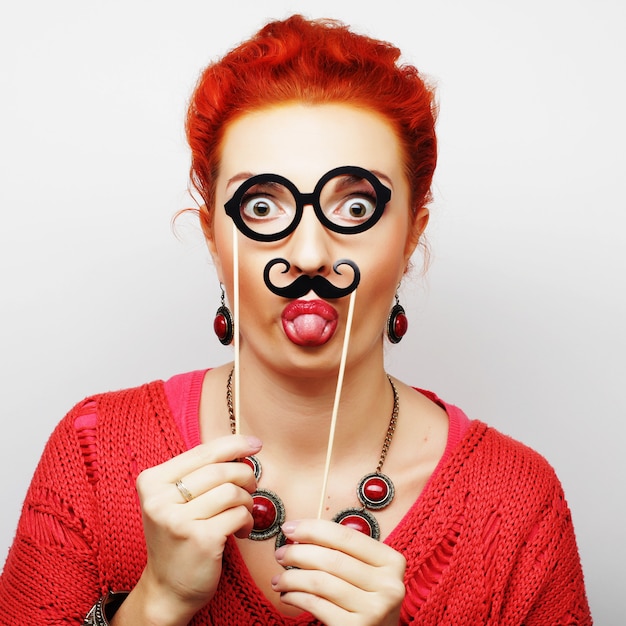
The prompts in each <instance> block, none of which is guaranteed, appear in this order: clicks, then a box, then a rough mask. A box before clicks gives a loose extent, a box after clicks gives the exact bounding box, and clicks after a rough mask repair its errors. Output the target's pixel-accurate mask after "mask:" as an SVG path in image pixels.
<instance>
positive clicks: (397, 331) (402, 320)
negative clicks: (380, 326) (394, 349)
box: [387, 293, 409, 343]
mask: <svg viewBox="0 0 626 626" xmlns="http://www.w3.org/2000/svg"><path fill="white" fill-rule="evenodd" d="M408 328H409V320H408V319H407V317H406V312H405V311H404V308H403V307H402V305H401V304H400V300H399V298H398V294H397V293H396V303H395V304H394V305H393V307H392V308H391V311H390V312H389V317H388V318H387V337H388V338H389V341H391V343H398V342H399V341H400V340H401V339H402V337H404V335H406V331H407V330H408Z"/></svg>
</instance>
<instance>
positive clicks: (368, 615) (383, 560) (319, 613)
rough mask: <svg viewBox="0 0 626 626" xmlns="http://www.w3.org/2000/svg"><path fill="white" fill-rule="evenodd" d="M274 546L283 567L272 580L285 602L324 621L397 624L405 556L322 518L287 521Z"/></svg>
mask: <svg viewBox="0 0 626 626" xmlns="http://www.w3.org/2000/svg"><path fill="white" fill-rule="evenodd" d="M283 532H284V533H285V536H286V537H287V539H288V540H289V541H291V542H294V543H288V544H286V545H284V546H282V547H281V548H279V549H278V550H277V551H276V560H277V561H278V562H279V563H280V564H281V565H282V566H284V567H289V566H293V567H294V568H297V569H286V570H285V571H284V572H283V573H281V574H279V575H278V576H275V577H274V578H273V579H272V587H273V589H274V591H277V592H279V593H280V594H281V599H282V601H283V602H284V603H285V604H289V605H292V606H295V607H298V608H300V609H302V610H303V611H308V612H310V613H312V614H313V615H314V616H315V617H316V618H317V619H319V620H320V621H321V622H323V623H324V624H327V625H328V626H352V625H354V626H357V625H358V626H364V625H372V626H373V625H376V626H392V625H393V626H397V625H398V622H399V619H400V605H401V604H402V600H403V599H404V594H405V589H404V582H403V577H404V570H405V567H406V561H405V559H404V557H403V556H402V555H401V554H400V553H399V552H396V551H395V550H394V549H393V548H391V547H389V546H388V545H386V544H384V543H381V542H379V541H376V540H375V539H372V538H371V537H368V536H367V535H364V534H363V533H360V532H359V531H357V530H354V529H352V528H347V527H345V526H341V525H340V524H336V523H335V522H329V521H325V520H309V519H308V520H301V521H299V522H287V523H286V524H284V525H283Z"/></svg>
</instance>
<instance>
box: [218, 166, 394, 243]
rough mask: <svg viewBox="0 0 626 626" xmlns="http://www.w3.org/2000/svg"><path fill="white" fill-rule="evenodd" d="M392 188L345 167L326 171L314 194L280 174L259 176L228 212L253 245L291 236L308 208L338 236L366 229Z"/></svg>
mask: <svg viewBox="0 0 626 626" xmlns="http://www.w3.org/2000/svg"><path fill="white" fill-rule="evenodd" d="M390 198H391V190H390V189H389V188H388V187H386V186H385V185H383V183H381V182H380V180H379V179H378V178H377V177H376V175H375V174H373V173H372V172H370V171H369V170H366V169H364V168H362V167H357V166H352V165H345V166H343V167H337V168H335V169H332V170H330V171H329V172H326V174H324V176H322V177H321V178H320V179H319V181H318V182H317V184H316V185H315V189H314V190H313V192H312V193H301V192H300V191H299V190H298V188H297V187H296V186H295V185H294V184H293V183H292V182H291V181H290V180H289V179H287V178H285V177H284V176H279V175H278V174H258V175H256V176H252V177H251V178H248V179H247V180H245V181H244V182H243V183H242V184H241V185H240V186H239V187H238V189H237V190H236V191H235V193H234V194H233V197H232V198H231V199H230V200H228V202H226V204H225V205H224V208H225V209H226V214H227V215H228V216H229V217H231V218H232V220H233V221H234V222H235V225H236V226H237V228H238V229H239V231H240V232H241V233H243V234H244V235H245V236H246V237H249V238H250V239H254V240H256V241H278V240H279V239H283V238H284V237H287V235H289V234H290V233H292V232H293V231H294V230H295V229H296V228H297V227H298V224H299V223H300V220H301V219H302V212H303V211H304V207H305V206H307V205H311V206H312V207H313V210H314V211H315V215H317V219H318V220H319V221H320V222H321V223H322V224H323V225H324V226H325V227H326V228H328V229H329V230H332V231H333V232H336V233H343V234H347V235H350V234H356V233H361V232H363V231H365V230H368V229H369V228H371V227H372V226H374V224H376V222H378V220H379V219H380V218H381V216H382V214H383V211H384V209H385V205H386V204H387V203H388V202H389V200H390Z"/></svg>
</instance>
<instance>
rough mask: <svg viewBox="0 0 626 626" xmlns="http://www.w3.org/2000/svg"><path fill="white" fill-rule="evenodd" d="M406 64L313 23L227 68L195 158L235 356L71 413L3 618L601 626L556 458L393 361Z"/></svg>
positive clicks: (422, 94)
mask: <svg viewBox="0 0 626 626" xmlns="http://www.w3.org/2000/svg"><path fill="white" fill-rule="evenodd" d="M398 56H399V52H398V50H397V49H395V48H394V47H393V46H390V45H389V44H386V43H383V42H379V41H375V40H371V39H369V38H366V37H363V36H359V35H356V34H353V33H351V32H350V31H349V30H348V29H347V28H345V27H343V26H341V25H339V24H336V23H331V22H308V21H306V20H304V19H303V18H301V17H298V16H294V17H292V18H290V19H287V20H285V21H282V22H274V23H270V24H268V25H267V26H266V27H265V28H263V29H262V30H261V31H260V32H259V33H258V34H257V35H256V36H255V37H253V38H252V39H251V40H249V41H247V42H245V43H243V44H242V45H241V46H239V47H238V48H236V49H235V50H233V51H232V52H231V53H229V54H228V55H226V56H225V57H224V58H223V59H222V60H220V61H218V62H216V63H215V64H213V65H211V66H210V67H209V68H207V70H206V71H205V72H204V74H203V75H202V77H201V79H200V81H199V83H198V85H197V88H196V90H195V93H194V95H193V98H192V101H191V105H190V107H189V114H188V120H187V133H188V138H189V143H190V146H191V150H192V167H191V174H192V180H193V183H194V185H195V187H196V189H197V190H198V192H199V194H200V195H201V197H202V201H203V205H202V207H201V209H200V219H201V223H202V226H203V230H204V233H205V235H206V239H207V243H208V246H209V249H210V251H211V254H212V256H213V259H214V262H215V267H216V270H217V275H218V279H219V281H220V283H221V284H222V285H223V286H224V290H225V296H224V298H223V302H222V305H221V306H220V307H219V309H218V314H217V316H216V320H215V331H216V333H217V335H218V337H219V339H220V341H222V342H223V343H225V344H229V343H231V342H232V343H233V344H234V346H235V360H234V363H229V364H226V365H224V366H222V367H218V368H215V369H213V370H210V371H206V372H205V371H202V372H192V373H189V374H182V375H180V376H176V377H174V378H172V379H170V380H168V381H166V382H165V383H163V382H161V381H157V382H154V383H150V384H148V385H145V386H143V387H141V388H138V389H130V390H125V391H121V392H115V393H109V394H103V395H100V396H97V397H93V398H89V399H87V400H85V401H83V402H82V403H80V404H79V405H77V407H75V408H74V409H73V410H72V411H71V412H70V413H69V414H68V416H67V417H66V418H65V420H63V422H62V423H61V424H60V425H59V427H58V428H57V430H56V431H55V433H54V435H53V436H52V438H51V440H50V442H49V443H48V446H47V448H46V451H45V452H44V455H43V457H42V460H41V462H40V465H39V468H38V470H37V473H36V475H35V477H34V479H33V482H32V484H31V487H30V489H29V492H28V494H27V497H26V502H25V505H24V510H23V514H22V518H21V520H20V524H19V528H18V534H17V537H16V540H15V543H14V545H13V547H12V549H11V551H10V553H9V557H8V560H7V563H6V566H5V569H4V572H3V576H2V580H1V584H0V600H1V601H0V618H1V621H2V623H8V624H13V623H15V624H17V623H26V622H36V623H50V624H53V623H54V624H56V623H77V624H80V623H82V621H83V618H85V615H87V617H86V618H85V623H87V624H105V623H111V624H114V625H116V626H123V625H124V624H163V625H165V624H168V625H174V624H176V625H177V624H248V623H250V624H281V623H284V624H310V623H318V622H322V623H325V624H333V625H334V624H341V625H344V624H383V625H387V624H398V623H402V624H405V623H409V622H415V623H420V624H444V623H445V624H522V623H523V624H527V625H529V624H566V623H568V624H588V623H591V618H590V615H589V609H588V606H587V601H586V597H585V590H584V584H583V578H582V572H581V568H580V561H579V557H578V553H577V548H576V542H575V538H574V534H573V528H572V523H571V518H570V515H569V511H568V508H567V505H566V503H565V501H564V498H563V494H562V490H561V487H560V484H559V482H558V480H557V478H556V477H555V475H554V472H553V471H552V470H551V468H550V467H549V465H548V464H547V463H546V461H545V460H544V459H542V458H541V457H540V456H539V455H537V454H536V453H534V452H532V451H531V450H529V449H528V448H526V447H524V446H523V445H521V444H519V443H517V442H514V441H512V440H510V439H508V438H507V437H504V436H502V435H501V434H499V433H497V432H496V431H494V430H493V429H490V428H488V427H487V426H486V425H484V424H482V423H480V422H476V421H470V420H469V419H468V418H467V417H466V416H465V415H464V414H463V413H462V412H461V411H460V410H459V409H458V408H456V407H453V406H451V405H448V404H446V403H445V402H444V401H442V400H440V399H438V398H437V397H436V396H435V395H434V394H432V393H429V392H424V391H418V390H416V389H414V388H412V387H409V386H407V385H405V384H404V383H402V382H400V381H398V380H396V379H393V378H391V377H389V376H387V374H386V372H385V368H384V359H383V349H384V341H385V339H384V336H387V337H388V339H389V340H390V341H391V342H397V341H399V340H401V338H402V336H403V334H404V333H405V332H406V326H407V321H406V314H405V312H404V310H403V309H402V307H401V306H400V304H399V302H398V296H397V288H398V285H399V283H400V281H401V280H402V277H403V275H404V273H405V272H406V269H407V266H408V264H409V261H410V257H411V255H412V253H413V252H414V250H415V249H416V246H417V245H418V244H419V242H420V238H421V236H422V233H423V231H424V229H425V227H426V225H427V222H428V208H427V203H428V200H429V189H430V184H431V180H432V175H433V171H434V167H435V161H436V139H435V134H434V113H433V109H434V105H433V95H432V92H431V91H430V90H429V89H428V87H427V86H426V85H425V84H424V82H423V81H422V79H421V78H420V76H419V74H418V73H417V71H416V70H415V69H414V68H412V67H406V66H404V67H402V66H398V64H397V59H398ZM235 460H239V461H240V462H233V461H235ZM355 488H356V489H355ZM50 581H54V582H50ZM100 596H101V597H100ZM99 597H100V599H99ZM91 607H93V608H91Z"/></svg>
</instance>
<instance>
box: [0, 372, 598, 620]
mask: <svg viewBox="0 0 626 626" xmlns="http://www.w3.org/2000/svg"><path fill="white" fill-rule="evenodd" d="M184 448H185V446H184V443H183V440H182V437H181V434H180V431H179V430H178V428H177V427H176V424H175V422H174V419H173V417H172V414H171V411H170V407H169V406H168V403H167V399H166V396H165V393H164V388H163V383H162V382H161V381H158V382H154V383H150V384H148V385H144V386H142V387H139V388H136V389H130V390H125V391H119V392H113V393H108V394H103V395H100V396H95V397H93V398H89V399H87V400H85V401H83V402H81V403H80V404H79V405H77V406H76V407H75V408H74V409H73V410H72V411H71V412H70V413H69V414H68V415H67V416H66V417H65V419H64V420H63V421H62V422H61V423H60V424H59V425H58V427H57V428H56V429H55V431H54V433H53V435H52V436H51V438H50V440H49V442H48V444H47V446H46V449H45V451H44V453H43V455H42V458H41V461H40V463H39V466H38V468H37V470H36V472H35V475H34V477H33V480H32V483H31V485H30V488H29V490H28V493H27V495H26V500H25V502H24V507H23V511H22V516H21V518H20V521H19V524H18V528H17V534H16V537H15V541H14V543H13V546H12V547H11V550H10V552H9V555H8V557H7V561H6V564H5V567H4V571H3V573H2V576H1V578H0V624H2V625H3V626H13V625H16V626H17V625H22V624H30V623H32V624H35V623H36V624H42V625H52V624H57V625H61V624H77V625H80V624H82V620H83V618H84V616H85V614H86V613H87V611H88V610H89V608H90V607H91V606H92V605H93V604H94V602H95V601H96V600H97V598H98V597H99V596H100V595H102V594H103V593H105V592H106V591H108V590H109V589H111V590H123V589H131V588H132V587H133V586H134V585H135V584H136V582H137V580H138V579H139V577H140V575H141V572H142V570H143V568H144V565H145V562H146V548H145V541H144V537H143V530H142V522H141V511H140V507H139V502H138V498H137V494H136V491H135V479H136V478H137V476H138V474H139V473H140V472H141V471H142V470H143V469H145V468H148V467H152V466H154V465H157V464H159V463H162V462H163V461H165V460H167V459H169V458H171V457H172V456H174V455H177V454H180V453H181V452H183V450H184ZM386 541H387V543H388V544H390V545H391V546H392V547H393V548H395V549H396V550H399V551H400V552H402V553H403V554H404V555H405V557H406V559H407V570H406V576H405V586H406V598H405V600H404V603H403V605H402V614H401V623H402V624H420V625H432V626H441V625H454V626H462V625H468V626H470V625H471V626H477V625H479V624H480V625H482V624H485V625H509V624H511V625H513V624H515V625H521V624H524V625H525V626H533V625H542V626H557V625H562V624H563V625H564V624H570V625H574V624H575V625H579V626H583V625H587V624H591V623H592V621H591V616H590V613H589V608H588V604H587V599H586V596H585V589H584V583H583V576H582V571H581V567H580V560H579V556H578V550H577V547H576V540H575V537H574V530H573V526H572V520H571V516H570V512H569V509H568V507H567V504H566V502H565V499H564V497H563V492H562V489H561V485H560V483H559V481H558V479H557V477H556V476H555V474H554V471H553V470H552V468H551V467H550V466H549V464H548V463H547V462H546V461H545V460H544V459H543V458H542V457H541V456H540V455H538V454H537V453H535V452H533V451H532V450H530V449H529V448H527V447H525V446H523V445H522V444H520V443H518V442H516V441H514V440H512V439H510V438H508V437H506V436H504V435H502V434H500V433H499V432H497V431H496V430H494V429H492V428H489V427H487V426H486V425H485V424H483V423H481V422H477V421H475V422H472V424H471V426H470V428H469V430H468V431H467V433H466V434H465V436H464V438H463V439H462V441H461V442H460V443H459V444H458V445H457V447H456V448H455V449H454V450H453V452H452V454H451V455H450V457H449V459H448V460H447V461H446V462H445V464H444V465H443V467H441V468H440V470H439V472H438V473H437V475H436V476H435V477H434V478H433V480H431V481H430V483H429V484H428V485H427V487H426V488H425V490H424V492H422V494H421V496H420V497H419V498H417V499H416V502H415V504H414V505H413V507H412V508H411V509H410V511H409V512H408V513H407V515H406V516H405V518H404V519H403V520H402V522H401V523H400V524H399V525H398V526H397V527H396V529H395V530H394V531H393V532H392V534H391V535H390V536H389V537H388V538H387V540H386ZM317 623H318V622H316V621H315V620H314V619H313V618H312V617H311V616H310V615H308V614H302V615H301V616H299V617H298V618H286V617H283V616H282V615H281V614H280V613H279V612H278V611H277V610H276V609H275V608H274V607H273V605H272V604H271V602H270V601H269V600H268V599H267V598H265V597H264V596H263V595H262V594H261V592H260V591H259V590H258V588H257V587H256V586H255V584H254V582H253V581H252V579H251V578H250V576H249V573H248V571H247V568H246V566H245V563H244V562H243V560H242V558H241V555H240V553H239V551H238V549H237V546H236V543H235V542H234V540H230V541H229V542H228V543H227V546H226V550H225V554H224V568H223V574H222V578H221V580H220V584H219V587H218V590H217V593H216V595H215V596H214V598H213V599H212V600H211V602H210V603H209V604H208V605H207V606H206V607H204V609H203V610H202V611H200V612H199V613H198V614H197V615H196V616H195V618H194V619H193V620H192V622H191V624H192V625H193V626H196V625H200V624H204V625H206V624H211V625H213V626H222V625H228V626H239V625H241V626H245V625H248V624H250V625H252V624H254V625H260V626H265V625H277V626H278V625H291V626H295V625H303V624H317Z"/></svg>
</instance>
